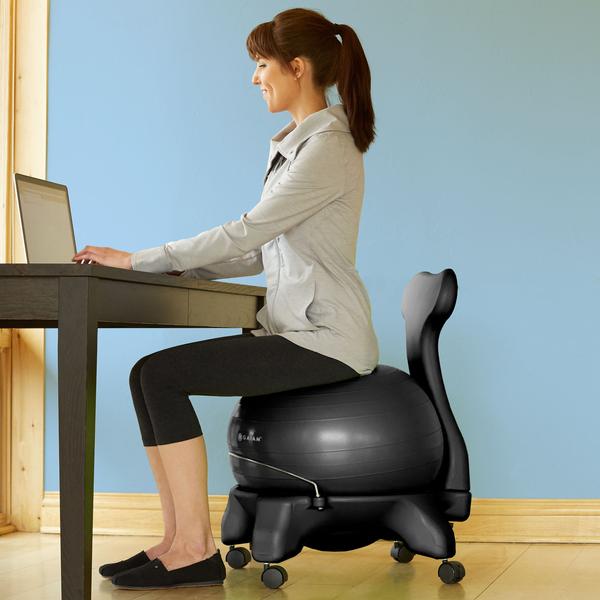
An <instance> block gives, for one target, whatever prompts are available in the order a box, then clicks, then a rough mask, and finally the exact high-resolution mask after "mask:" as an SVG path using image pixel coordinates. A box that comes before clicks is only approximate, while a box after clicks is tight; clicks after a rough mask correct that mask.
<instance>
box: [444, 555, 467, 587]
mask: <svg viewBox="0 0 600 600" xmlns="http://www.w3.org/2000/svg"><path fill="white" fill-rule="evenodd" d="M464 576H465V568H464V567H463V565H462V563H460V562H458V561H457V560H445V561H444V562H443V563H442V564H441V565H440V568H439V569H438V577H439V578H440V579H441V580H442V581H443V582H444V583H458V582H459V581H460V580H461V579H462V578H463V577H464Z"/></svg>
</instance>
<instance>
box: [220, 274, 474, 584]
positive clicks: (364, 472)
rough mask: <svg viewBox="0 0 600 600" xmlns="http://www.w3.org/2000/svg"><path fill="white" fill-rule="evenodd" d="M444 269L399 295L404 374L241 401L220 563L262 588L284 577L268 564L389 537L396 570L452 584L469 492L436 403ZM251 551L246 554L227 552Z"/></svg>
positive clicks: (450, 287)
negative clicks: (256, 578) (431, 569)
mask: <svg viewBox="0 0 600 600" xmlns="http://www.w3.org/2000/svg"><path fill="white" fill-rule="evenodd" d="M457 292H458V285H457V281H456V274H455V273H454V271H453V270H452V269H445V270H443V271H442V272H440V273H437V274H432V273H429V272H427V271H424V272H421V273H418V274H417V275H415V276H414V277H413V278H412V279H411V281H410V282H409V283H408V285H407V286H406V288H405V290H404V294H403V298H402V315H403V316H404V319H405V322H406V348H407V357H408V365H409V370H410V374H408V373H405V372H403V371H401V370H400V369H397V368H395V367H392V366H388V365H384V364H378V365H377V366H376V367H375V369H374V370H373V372H372V373H370V374H369V375H364V376H361V377H357V378H355V379H351V380H346V381H342V382H337V383H331V384H325V385H318V386H311V387H305V388H300V389H295V390H291V391H286V392H278V393H274V394H265V395H261V396H244V397H242V398H240V400H239V402H238V404H237V406H236V407H235V409H234V412H233V414H232V417H231V421H230V423H229V429H228V446H229V457H230V463H231V468H232V471H233V475H234V477H235V480H236V481H237V485H236V486H234V487H233V488H232V489H231V490H230V492H229V498H228V502H227V508H226V510H225V513H224V515H223V520H222V523H221V540H222V542H223V543H224V544H226V545H228V546H229V547H230V548H229V551H228V552H227V556H226V561H227V563H228V564H229V566H230V567H232V568H241V567H244V566H245V565H246V564H248V563H249V562H250V558H251V556H252V557H253V558H254V560H256V561H259V562H263V563H264V566H263V571H262V575H261V579H262V581H263V583H264V584H265V585H266V586H267V587H269V588H278V587H279V586H281V585H282V584H283V583H285V582H286V581H287V578H288V576H287V572H286V570H285V569H284V568H283V567H282V566H280V565H272V563H277V562H281V561H284V560H286V559H288V558H291V557H293V556H296V555H297V554H299V553H300V552H301V550H302V548H303V547H304V546H307V547H309V548H313V549H316V550H321V551H344V550H353V549H355V548H361V547H363V546H367V545H369V544H372V543H373V542H375V541H378V540H390V541H393V547H392V548H391V551H390V554H391V556H392V558H394V559H395V560H396V561H398V562H401V563H406V562H409V561H410V560H412V558H413V557H414V556H415V554H420V555H422V556H428V557H430V558H441V559H443V562H442V564H441V565H440V567H439V569H438V575H439V577H440V579H441V580H442V581H443V582H444V583H456V582H458V581H460V580H461V579H462V578H463V577H464V575H465V569H464V567H463V565H462V564H461V563H460V562H458V561H449V560H448V558H451V557H453V556H454V554H455V552H456V544H455V538H454V532H453V529H452V523H450V521H465V520H466V519H467V518H468V516H469V512H470V507H471V494H470V491H469V489H470V483H469V465H468V455H467V449H466V446H465V442H464V440H463V437H462V435H461V433H460V430H459V429H458V425H457V423H456V421H455V419H454V416H453V414H452V411H451V409H450V404H449V402H448V398H447V396H446V391H445V388H444V382H443V381H442V374H441V369H440V364H439V356H438V339H439V334H440V331H441V329H442V327H443V325H444V323H445V322H446V320H447V319H448V317H449V316H450V315H451V314H452V311H453V310H454V306H455V304H456V297H457ZM243 543H249V544H250V550H251V554H250V552H249V551H248V550H247V549H246V548H244V547H237V548H236V546H235V544H243Z"/></svg>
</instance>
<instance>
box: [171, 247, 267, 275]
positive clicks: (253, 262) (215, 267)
mask: <svg viewBox="0 0 600 600" xmlns="http://www.w3.org/2000/svg"><path fill="white" fill-rule="evenodd" d="M263 270H264V267H263V260H262V250H261V248H258V249H257V250H251V251H250V252H248V253H247V254H244V255H243V256H239V257H238V258H232V259H230V260H226V261H225V262H222V263H214V264H212V265H205V266H204V267H196V268H195V269H187V270H186V271H183V273H181V276H182V277H192V278H193V279H222V278H224V277H243V276H244V275H258V274H259V273H262V272H263Z"/></svg>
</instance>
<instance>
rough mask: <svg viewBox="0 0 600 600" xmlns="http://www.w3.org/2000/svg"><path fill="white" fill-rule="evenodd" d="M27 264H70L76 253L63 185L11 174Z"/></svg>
mask: <svg viewBox="0 0 600 600" xmlns="http://www.w3.org/2000/svg"><path fill="white" fill-rule="evenodd" d="M13 181H14V185H15V193H16V196H17V205H18V207H19V217H20V221H21V231H22V232H23V240H24V242H25V257H26V260H27V262H28V263H54V264H56V263H69V264H75V263H74V262H73V261H72V260H71V259H72V258H73V256H74V255H75V254H76V253H77V250H76V246H75V232H74V230H73V219H72V218H71V206H70V204H69V192H68V190H67V186H66V185H62V184H60V183H53V182H52V181H46V180H45V179H37V178H36V177H30V176H29V175H22V174H21V173H13Z"/></svg>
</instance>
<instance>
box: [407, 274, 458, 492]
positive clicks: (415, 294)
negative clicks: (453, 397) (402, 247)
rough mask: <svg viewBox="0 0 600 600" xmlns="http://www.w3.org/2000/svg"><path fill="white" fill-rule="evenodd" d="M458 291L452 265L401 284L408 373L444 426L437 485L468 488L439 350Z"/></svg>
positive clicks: (445, 488) (451, 488)
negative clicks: (441, 332) (449, 267)
mask: <svg viewBox="0 0 600 600" xmlns="http://www.w3.org/2000/svg"><path fill="white" fill-rule="evenodd" d="M457 294H458V283H457V280H456V273H455V272H454V271H453V270H452V269H444V270H443V271H441V272H440V273H437V274H433V273H429V272H427V271H423V272H421V273H417V274H416V275H415V276H414V277H413V278H412V279H411V280H410V281H409V282H408V284H407V285H406V287H405V288H404V294H403V296H402V316H403V317H404V320H405V322H406V353H407V358H408V366H409V370H410V375H411V377H413V378H414V379H415V380H416V381H417V383H418V384H419V385H420V386H421V387H422V388H423V389H424V390H425V392H427V394H428V395H429V397H430V398H431V400H432V402H433V404H434V406H435V408H436V411H437V414H438V416H439V418H440V421H441V423H442V427H443V429H444V446H445V447H444V462H443V464H442V467H441V469H440V472H439V474H438V478H437V480H436V487H438V486H439V487H441V488H442V489H444V490H457V491H469V489H470V482H469V459H468V455H467V448H466V445H465V441H464V439H463V436H462V434H461V432H460V430H459V428H458V425H457V423H456V420H455V418H454V415H453V414H452V410H451V408H450V403H449V402H448V396H447V395H446V389H445V387H444V381H443V380H442V371H441V368H440V359H439V354H438V340H439V336H440V331H441V330H442V327H443V326H444V323H445V322H446V321H447V320H448V317H450V315H451V314H452V311H453V310H454V306H455V304H456V297H457Z"/></svg>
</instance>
